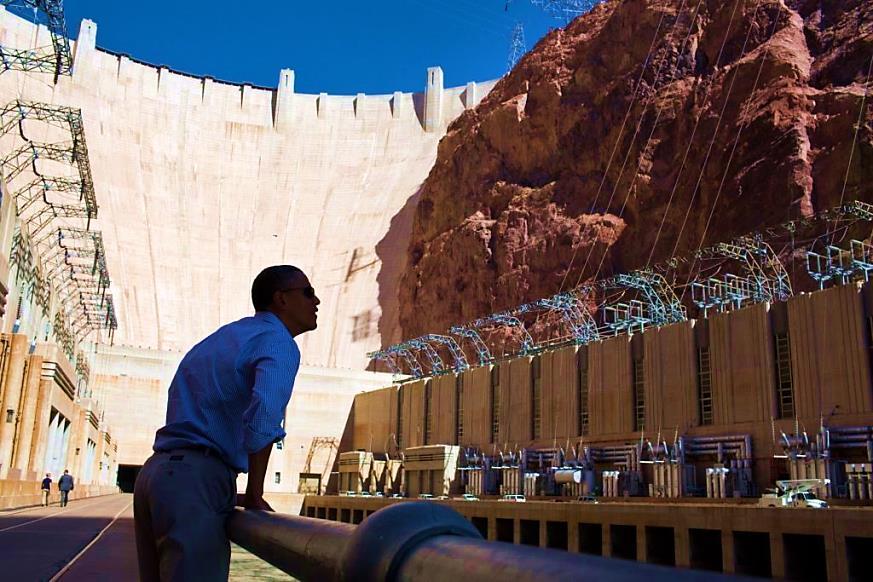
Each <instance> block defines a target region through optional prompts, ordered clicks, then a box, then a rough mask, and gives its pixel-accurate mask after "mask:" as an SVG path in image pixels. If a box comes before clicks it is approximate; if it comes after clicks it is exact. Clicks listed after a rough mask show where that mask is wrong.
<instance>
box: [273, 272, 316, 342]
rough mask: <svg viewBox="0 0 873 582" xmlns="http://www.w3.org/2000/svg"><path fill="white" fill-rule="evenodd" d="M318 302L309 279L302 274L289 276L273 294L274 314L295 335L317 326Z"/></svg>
mask: <svg viewBox="0 0 873 582" xmlns="http://www.w3.org/2000/svg"><path fill="white" fill-rule="evenodd" d="M319 303H321V301H319V299H318V296H316V294H315V290H314V289H313V288H312V285H311V283H310V282H309V279H308V278H307V277H306V275H303V274H298V275H296V276H294V277H292V278H290V279H289V280H288V282H287V283H286V285H285V286H284V287H283V288H282V289H281V290H279V291H276V292H275V293H274V294H273V306H274V307H275V313H276V315H277V316H279V319H281V320H282V322H283V323H284V324H285V326H286V327H287V328H288V330H289V331H290V332H291V334H292V335H295V336H296V335H299V334H301V333H305V332H307V331H312V330H313V329H315V328H316V327H318V305H319Z"/></svg>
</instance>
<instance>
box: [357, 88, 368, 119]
mask: <svg viewBox="0 0 873 582" xmlns="http://www.w3.org/2000/svg"><path fill="white" fill-rule="evenodd" d="M366 104H367V96H366V95H365V94H364V93H358V94H357V95H355V118H356V119H361V118H362V117H363V116H364V107H366Z"/></svg>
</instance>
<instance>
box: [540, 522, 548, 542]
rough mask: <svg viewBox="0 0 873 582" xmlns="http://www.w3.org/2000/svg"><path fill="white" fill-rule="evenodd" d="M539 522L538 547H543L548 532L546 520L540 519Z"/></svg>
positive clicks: (546, 540)
mask: <svg viewBox="0 0 873 582" xmlns="http://www.w3.org/2000/svg"><path fill="white" fill-rule="evenodd" d="M539 524H540V547H541V548H545V547H546V546H547V545H548V543H549V542H548V532H547V531H546V520H544V519H541V520H540V521H539Z"/></svg>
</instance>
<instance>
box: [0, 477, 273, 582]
mask: <svg viewBox="0 0 873 582" xmlns="http://www.w3.org/2000/svg"><path fill="white" fill-rule="evenodd" d="M0 564H2V566H0V579H2V580H27V581H35V580H40V581H50V582H55V581H57V580H63V581H64V582H86V581H87V582H90V581H93V580H112V581H113V582H116V581H117V582H126V581H131V582H135V581H136V580H137V579H138V577H137V567H136V545H135V542H134V529H133V496H132V495H129V494H123V495H108V496H106V497H98V498H90V499H81V500H76V501H71V502H70V504H69V505H67V507H65V508H61V507H58V506H57V503H55V505H53V506H51V507H35V508H30V509H23V510H17V511H4V512H0ZM230 579H231V580H232V581H233V580H253V579H256V580H287V579H288V577H287V576H286V575H285V574H284V573H282V572H280V571H279V570H276V569H275V568H273V567H272V566H270V565H269V564H267V563H265V562H263V561H261V560H259V559H257V558H256V557H254V556H252V555H251V554H249V553H248V552H246V551H245V550H242V548H239V547H236V546H234V548H233V554H232V558H231V576H230Z"/></svg>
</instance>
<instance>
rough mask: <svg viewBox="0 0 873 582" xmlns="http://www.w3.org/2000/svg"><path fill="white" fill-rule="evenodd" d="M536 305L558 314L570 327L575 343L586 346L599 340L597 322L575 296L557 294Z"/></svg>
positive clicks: (541, 300) (571, 294)
mask: <svg viewBox="0 0 873 582" xmlns="http://www.w3.org/2000/svg"><path fill="white" fill-rule="evenodd" d="M536 305H537V306H539V307H542V308H544V309H548V310H552V311H558V312H560V313H561V316H562V317H563V318H564V320H565V321H566V322H567V325H568V326H569V327H570V331H571V333H572V334H573V339H574V340H575V342H576V343H578V344H587V343H590V342H593V341H597V340H599V339H600V332H599V331H598V329H597V322H595V321H594V317H592V315H591V313H590V312H589V311H588V309H587V308H586V307H585V306H584V305H582V303H581V302H580V301H579V298H578V297H577V296H576V295H575V294H573V293H559V294H558V295H554V296H552V297H549V298H547V299H540V300H539V301H537V302H536Z"/></svg>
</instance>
